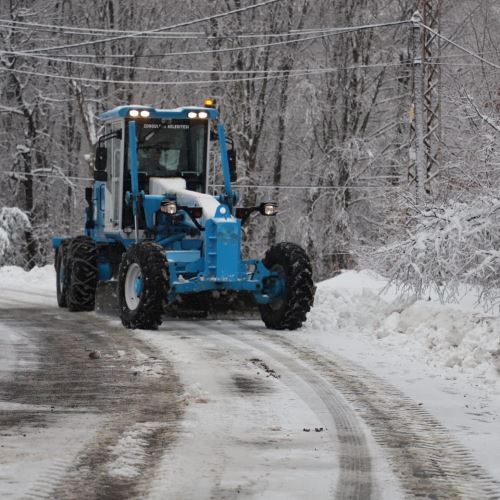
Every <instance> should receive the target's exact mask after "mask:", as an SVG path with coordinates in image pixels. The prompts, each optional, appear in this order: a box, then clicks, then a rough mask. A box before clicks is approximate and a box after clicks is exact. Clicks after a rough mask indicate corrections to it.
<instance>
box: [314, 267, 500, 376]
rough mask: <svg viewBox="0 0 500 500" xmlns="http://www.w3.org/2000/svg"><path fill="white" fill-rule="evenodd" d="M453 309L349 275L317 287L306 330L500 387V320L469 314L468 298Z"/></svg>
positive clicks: (364, 274) (365, 274)
mask: <svg viewBox="0 0 500 500" xmlns="http://www.w3.org/2000/svg"><path fill="white" fill-rule="evenodd" d="M462 302H463V304H461V303H459V304H454V305H452V306H448V305H443V304H440V303H439V302H438V301H437V300H429V301H422V300H416V298H415V297H412V296H405V297H401V296H398V294H397V292H396V290H395V289H394V288H391V287H387V281H386V280H384V279H383V278H381V277H380V276H378V275H376V274H374V273H372V272H369V271H361V272H356V271H348V272H345V273H343V274H341V275H340V276H338V277H336V278H333V279H330V280H327V281H324V282H322V283H320V284H319V286H318V291H317V295H316V300H315V306H314V308H313V310H312V311H311V313H310V315H309V321H308V322H307V323H306V326H305V328H306V329H307V330H309V331H310V332H311V333H312V332H317V331H318V330H319V331H322V332H325V333H326V332H329V333H332V332H333V331H335V334H336V335H347V336H350V335H353V334H356V333H357V334H361V335H364V336H369V337H371V338H372V339H373V340H374V341H375V342H377V343H379V344H382V345H383V346H384V347H387V348H388V349H390V350H392V351H395V350H396V351H398V352H399V353H401V354H402V355H403V356H408V357H410V358H412V359H418V360H419V361H420V362H422V361H424V362H425V363H426V364H428V365H430V366H434V367H439V368H442V369H444V370H445V372H446V373H445V374H446V376H451V377H452V376H453V372H457V373H458V372H460V373H465V374H468V375H472V376H474V377H478V378H481V379H483V380H484V381H487V382H490V383H494V384H497V383H500V318H499V317H498V316H495V317H492V316H485V315H484V313H482V312H478V311H474V310H472V308H471V306H470V304H471V302H472V301H471V297H470V295H469V296H464V297H463V300H462Z"/></svg>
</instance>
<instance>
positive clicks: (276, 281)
mask: <svg viewBox="0 0 500 500" xmlns="http://www.w3.org/2000/svg"><path fill="white" fill-rule="evenodd" d="M263 263H264V265H265V266H266V267H267V269H269V270H270V271H271V272H272V273H273V276H272V277H270V278H268V279H267V283H266V287H267V289H268V291H269V293H270V295H271V296H272V295H275V298H274V299H273V300H271V302H269V303H267V304H260V305H259V310H260V314H261V317H262V321H264V323H265V325H266V326H267V327H268V328H272V329H274V330H296V329H297V328H300V327H301V326H302V324H303V323H304V321H305V320H306V314H307V313H308V312H309V310H310V309H311V307H312V305H313V302H314V291H315V287H314V283H313V279H312V268H311V263H310V261H309V257H308V256H307V254H306V253H305V251H304V250H303V249H302V248H301V247H300V246H298V245H295V244H294V243H279V244H277V245H274V246H272V247H271V248H270V249H269V250H268V251H267V252H266V255H265V257H264V260H263Z"/></svg>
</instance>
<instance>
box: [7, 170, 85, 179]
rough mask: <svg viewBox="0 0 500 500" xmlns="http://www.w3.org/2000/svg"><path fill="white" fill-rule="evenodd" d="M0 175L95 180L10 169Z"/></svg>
mask: <svg viewBox="0 0 500 500" xmlns="http://www.w3.org/2000/svg"><path fill="white" fill-rule="evenodd" d="M0 175H5V176H9V177H13V178H15V177H49V178H54V179H61V180H67V179H69V180H75V181H93V180H94V179H92V178H91V177H76V176H71V175H62V174H50V173H47V174H42V173H29V172H17V171H15V170H10V171H8V172H0Z"/></svg>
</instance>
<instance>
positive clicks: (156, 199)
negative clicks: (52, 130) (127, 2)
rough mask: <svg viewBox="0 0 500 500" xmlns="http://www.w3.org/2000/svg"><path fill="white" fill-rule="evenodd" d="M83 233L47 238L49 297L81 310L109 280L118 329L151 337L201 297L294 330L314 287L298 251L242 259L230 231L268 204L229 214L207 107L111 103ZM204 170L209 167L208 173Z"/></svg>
mask: <svg viewBox="0 0 500 500" xmlns="http://www.w3.org/2000/svg"><path fill="white" fill-rule="evenodd" d="M99 118H100V120H102V121H103V122H104V134H103V135H102V136H101V137H100V138H99V141H98V145H97V148H96V157H95V163H94V181H93V185H92V187H89V188H86V191H85V198H86V201H87V204H88V207H87V208H86V217H85V219H86V220H85V234H84V235H80V236H76V237H72V238H69V237H61V238H54V240H53V246H54V249H55V251H56V256H55V268H56V274H57V301H58V304H59V306H60V307H67V308H68V309H69V310H70V311H89V310H93V309H94V306H95V300H96V288H97V285H98V283H102V282H113V283H117V295H118V310H119V314H120V318H121V320H122V323H123V325H124V326H125V327H127V328H142V329H156V328H158V326H159V325H160V324H161V322H162V315H163V314H164V312H165V311H166V310H168V308H169V307H170V306H172V305H173V304H175V303H177V302H184V303H185V304H191V305H193V307H194V308H195V309H203V308H205V309H207V308H209V307H210V306H209V304H210V300H207V297H209V296H210V298H211V300H212V301H213V300H214V299H213V296H215V297H216V296H218V295H220V294H224V293H233V294H235V293H236V294H239V293H242V294H246V295H250V296H253V298H254V300H255V302H256V303H257V305H258V309H259V311H260V315H261V317H262V320H263V321H264V323H265V325H266V326H267V327H268V328H273V329H278V330H283V329H289V330H294V329H297V328H299V327H300V326H301V325H302V323H303V322H304V321H305V319H306V314H307V312H308V311H309V310H310V308H311V306H312V304H313V300H314V292H315V287H314V284H313V280H312V270H311V264H310V261H309V258H308V256H307V255H306V253H305V252H304V250H303V249H302V248H301V247H299V246H298V245H295V244H293V243H279V244H276V245H274V246H272V247H271V248H270V249H269V250H268V251H267V252H266V254H265V256H264V259H262V260H258V259H246V260H245V259H242V255H241V227H242V224H244V223H245V221H246V220H247V219H248V217H249V216H250V215H251V214H252V213H254V212H256V213H260V214H262V215H263V216H268V217H272V216H275V215H276V213H277V206H276V204H274V203H261V204H260V205H259V206H255V207H238V206H237V204H238V199H239V197H238V195H237V193H235V192H234V191H233V189H232V187H231V181H234V180H235V179H236V156H235V151H234V149H233V148H232V147H228V145H231V143H230V141H228V139H227V138H226V136H225V131H224V125H223V124H222V123H221V122H220V121H219V119H218V118H219V115H218V111H217V110H216V109H215V105H214V102H213V101H212V100H206V101H205V103H204V105H203V106H202V107H182V108H177V109H156V108H153V107H149V106H132V105H131V106H120V107H117V108H114V109H112V110H110V111H107V112H105V113H103V114H102V115H101V116H100V117H99ZM217 143H218V147H219V151H220V162H219V164H220V166H221V167H222V174H223V179H224V189H223V190H222V192H221V193H220V194H218V195H217V194H216V195H211V194H208V192H207V191H208V173H209V171H210V170H209V168H210V167H209V159H210V157H211V155H209V151H210V149H211V147H215V145H216V144H217ZM212 168H213V167H212Z"/></svg>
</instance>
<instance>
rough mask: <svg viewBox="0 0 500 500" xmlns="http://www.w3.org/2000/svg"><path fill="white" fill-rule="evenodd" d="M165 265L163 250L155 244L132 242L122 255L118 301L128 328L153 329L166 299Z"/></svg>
mask: <svg viewBox="0 0 500 500" xmlns="http://www.w3.org/2000/svg"><path fill="white" fill-rule="evenodd" d="M167 292H168V267H167V260H166V258H165V251H164V249H163V248H162V247H161V246H160V245H157V244H155V243H151V242H144V243H137V244H135V245H132V246H131V247H130V248H129V249H128V250H127V251H126V252H125V253H124V254H123V257H122V262H121V264H120V272H119V276H118V300H119V310H120V317H121V320H122V323H123V325H124V326H125V327H127V328H141V329H144V330H156V329H157V328H158V326H159V325H161V321H162V319H161V316H162V313H163V306H164V303H165V302H166V300H167Z"/></svg>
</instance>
